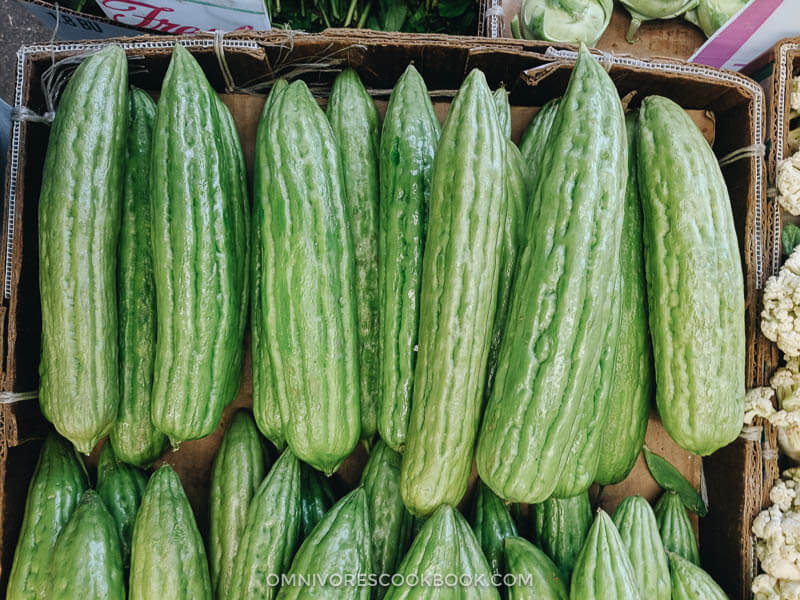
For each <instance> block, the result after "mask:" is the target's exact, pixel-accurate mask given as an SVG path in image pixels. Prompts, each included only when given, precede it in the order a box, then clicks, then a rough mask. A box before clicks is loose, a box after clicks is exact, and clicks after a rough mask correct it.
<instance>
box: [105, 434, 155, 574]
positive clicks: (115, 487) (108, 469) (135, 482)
mask: <svg viewBox="0 0 800 600" xmlns="http://www.w3.org/2000/svg"><path fill="white" fill-rule="evenodd" d="M145 486H147V477H146V476H145V474H144V473H143V472H142V471H141V470H139V469H137V468H136V467H133V466H131V465H126V464H125V463H123V462H121V461H120V460H118V459H117V457H116V455H115V454H114V450H113V448H112V446H111V444H109V443H105V444H103V448H102V450H100V458H99V459H98V462H97V493H98V494H99V495H100V498H101V499H102V501H103V504H104V505H105V507H106V510H108V512H109V513H110V514H111V516H112V517H113V518H114V524H115V526H116V530H117V534H118V535H119V544H120V551H121V552H122V563H123V564H124V565H125V566H126V567H127V566H128V564H129V562H130V557H131V538H132V537H133V524H134V523H135V521H136V513H137V512H138V511H139V504H141V502H142V494H144V489H145Z"/></svg>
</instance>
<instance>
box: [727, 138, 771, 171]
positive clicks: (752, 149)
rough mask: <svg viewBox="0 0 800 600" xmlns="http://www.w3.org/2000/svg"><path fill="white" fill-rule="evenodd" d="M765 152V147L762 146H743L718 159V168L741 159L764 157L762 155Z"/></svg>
mask: <svg viewBox="0 0 800 600" xmlns="http://www.w3.org/2000/svg"><path fill="white" fill-rule="evenodd" d="M766 151H767V147H766V146H765V145H764V144H750V145H749V146H744V147H743V148H739V149H738V150H734V151H733V152H731V153H730V154H726V155H725V156H723V157H722V158H720V159H719V166H720V167H724V166H726V165H729V164H731V163H734V162H736V161H737V160H741V159H743V158H751V157H756V158H758V157H761V156H764V153H765V152H766Z"/></svg>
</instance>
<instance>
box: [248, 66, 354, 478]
mask: <svg viewBox="0 0 800 600" xmlns="http://www.w3.org/2000/svg"><path fill="white" fill-rule="evenodd" d="M259 137H260V138H261V139H260V140H259V144H258V148H259V153H258V154H257V155H256V165H257V168H256V171H255V182H256V183H255V185H256V190H257V196H256V198H255V202H259V203H261V208H262V210H263V211H264V222H263V229H262V232H261V235H262V239H263V247H262V261H261V264H262V269H263V277H262V283H261V294H262V311H263V314H264V323H265V328H266V331H267V340H266V345H267V350H268V353H269V360H270V364H271V365H272V373H273V385H274V386H275V388H274V392H275V395H276V397H277V398H278V402H279V405H280V411H281V419H282V422H283V433H284V436H285V437H286V441H287V443H288V445H289V447H290V448H291V449H292V452H293V453H294V454H295V455H296V456H297V457H298V458H299V459H301V460H303V461H304V462H307V463H308V464H310V465H312V466H313V467H314V468H316V469H318V470H320V471H323V472H325V473H326V474H330V473H332V472H333V471H335V470H336V469H337V468H338V467H339V465H340V464H341V462H342V461H343V460H344V459H345V458H346V457H347V456H348V455H349V454H350V452H351V451H352V450H353V448H354V447H355V445H356V443H357V442H358V439H359V434H360V431H361V416H360V415H361V412H360V405H359V398H360V380H359V369H358V329H357V320H356V302H355V293H354V292H355V283H356V274H355V257H354V251H353V240H352V237H351V234H350V229H349V226H348V221H347V219H348V215H347V208H346V202H347V200H346V197H345V193H346V190H345V186H344V176H343V169H342V162H341V157H340V155H339V149H338V145H337V143H336V138H335V137H334V135H333V131H332V129H331V126H330V124H329V123H328V120H327V118H326V117H325V114H324V113H323V112H322V109H320V107H319V105H318V104H317V102H316V100H315V99H314V97H313V96H312V95H311V92H310V91H309V90H308V87H306V84H305V83H304V82H303V81H302V80H297V81H295V82H293V83H291V84H289V86H288V87H287V88H286V90H285V91H283V92H281V93H280V94H279V95H278V97H277V98H276V99H275V101H274V104H273V106H272V107H271V109H270V110H269V111H268V114H267V119H266V121H262V125H261V127H260V128H259Z"/></svg>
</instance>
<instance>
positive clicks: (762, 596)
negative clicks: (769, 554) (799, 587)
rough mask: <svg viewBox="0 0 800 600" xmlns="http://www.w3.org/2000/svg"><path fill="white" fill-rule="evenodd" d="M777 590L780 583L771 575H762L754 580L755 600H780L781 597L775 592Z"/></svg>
mask: <svg viewBox="0 0 800 600" xmlns="http://www.w3.org/2000/svg"><path fill="white" fill-rule="evenodd" d="M777 589H778V582H777V580H776V579H775V578H774V577H772V576H771V575H767V574H766V573H762V574H761V575H758V576H757V577H756V578H755V579H753V587H752V590H753V594H755V596H754V600H780V596H779V595H778V593H777V592H776V591H775V590H777Z"/></svg>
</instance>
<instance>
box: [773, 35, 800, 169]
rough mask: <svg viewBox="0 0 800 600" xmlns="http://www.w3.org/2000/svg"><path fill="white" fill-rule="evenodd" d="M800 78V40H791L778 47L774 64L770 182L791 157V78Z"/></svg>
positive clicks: (782, 41) (779, 43)
mask: <svg viewBox="0 0 800 600" xmlns="http://www.w3.org/2000/svg"><path fill="white" fill-rule="evenodd" d="M793 74H795V75H797V74H800V38H788V39H785V40H781V41H780V42H778V43H777V44H776V45H775V50H774V59H773V63H772V77H771V78H770V81H771V89H768V92H769V91H771V97H770V101H769V107H768V108H769V117H770V130H769V135H770V140H771V142H772V143H771V144H770V154H769V178H770V181H775V169H776V167H777V164H778V162H780V161H781V160H783V159H784V158H786V157H787V156H789V144H788V142H787V135H788V133H789V109H790V105H791V103H790V100H789V96H790V93H791V79H792V75H793Z"/></svg>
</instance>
